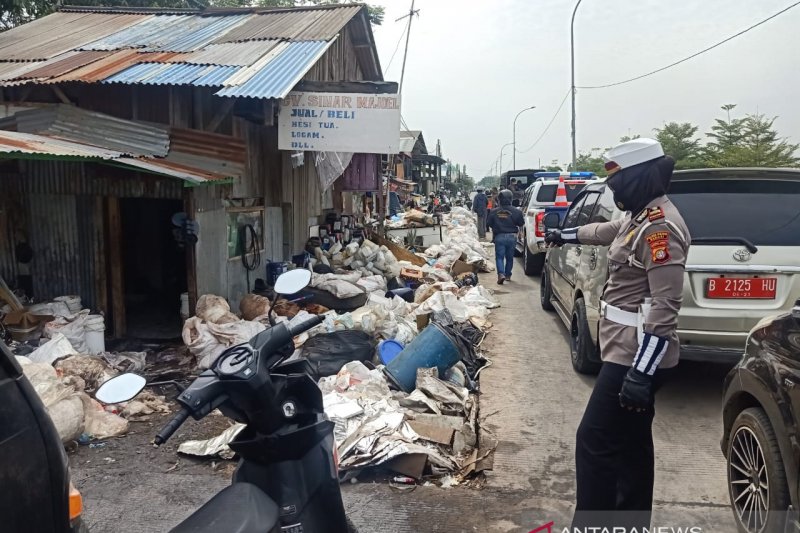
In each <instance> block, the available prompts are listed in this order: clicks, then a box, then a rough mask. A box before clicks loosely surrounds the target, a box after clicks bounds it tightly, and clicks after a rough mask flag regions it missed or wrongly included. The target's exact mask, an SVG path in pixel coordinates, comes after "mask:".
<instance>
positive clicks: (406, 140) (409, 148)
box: [400, 137, 417, 154]
mask: <svg viewBox="0 0 800 533" xmlns="http://www.w3.org/2000/svg"><path fill="white" fill-rule="evenodd" d="M415 144H417V139H415V138H414V137H400V153H401V154H410V153H411V152H413V151H414V145H415Z"/></svg>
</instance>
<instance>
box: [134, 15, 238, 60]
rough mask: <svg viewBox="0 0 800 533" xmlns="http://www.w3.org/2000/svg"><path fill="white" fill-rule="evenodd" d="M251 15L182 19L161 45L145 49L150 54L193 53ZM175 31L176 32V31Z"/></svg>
mask: <svg viewBox="0 0 800 533" xmlns="http://www.w3.org/2000/svg"><path fill="white" fill-rule="evenodd" d="M250 17H251V15H236V16H231V17H183V19H184V20H182V21H181V23H180V27H179V28H173V29H172V30H171V31H170V32H169V35H165V37H167V36H168V37H169V38H168V39H166V40H165V42H163V43H161V44H156V45H151V46H148V47H146V48H145V49H146V50H148V51H151V52H156V51H161V52H194V51H195V50H199V49H201V48H203V46H205V45H207V44H210V43H211V42H212V41H214V40H215V39H217V38H219V36H220V35H224V34H225V32H227V31H228V30H229V29H231V28H235V27H236V26H239V25H241V24H242V23H244V22H245V21H246V20H248V19H249V18H250ZM176 30H177V31H176Z"/></svg>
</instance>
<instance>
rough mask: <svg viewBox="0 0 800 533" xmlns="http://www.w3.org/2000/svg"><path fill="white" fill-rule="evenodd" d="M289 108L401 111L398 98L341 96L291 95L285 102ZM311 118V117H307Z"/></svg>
mask: <svg viewBox="0 0 800 533" xmlns="http://www.w3.org/2000/svg"><path fill="white" fill-rule="evenodd" d="M283 105H284V106H288V107H338V108H340V109H342V108H347V109H400V104H399V102H398V101H397V97H396V96H355V97H352V96H339V95H325V94H309V95H307V97H306V98H305V99H304V98H303V95H302V94H290V95H289V96H287V97H286V98H284V100H283ZM305 116H309V115H305Z"/></svg>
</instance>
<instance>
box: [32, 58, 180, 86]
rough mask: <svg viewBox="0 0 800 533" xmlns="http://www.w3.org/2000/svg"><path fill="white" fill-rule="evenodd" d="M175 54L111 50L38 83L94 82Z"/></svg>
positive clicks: (163, 59) (164, 59)
mask: <svg viewBox="0 0 800 533" xmlns="http://www.w3.org/2000/svg"><path fill="white" fill-rule="evenodd" d="M174 56H175V54H174V53H171V52H168V53H157V52H149V53H142V52H137V51H136V50H122V51H119V52H113V53H112V54H111V55H109V56H108V57H105V58H103V59H100V60H98V61H95V62H94V63H90V64H88V65H86V66H84V67H80V68H78V69H76V70H73V71H72V72H69V73H67V74H63V75H61V76H57V77H55V78H52V79H50V80H47V81H43V82H40V83H62V82H65V81H81V82H86V83H96V82H99V81H102V80H104V79H107V78H109V77H111V76H113V75H114V74H117V73H118V72H122V71H123V70H125V69H126V68H128V67H130V66H131V65H136V64H138V63H144V62H159V61H166V60H169V59H171V58H172V57H174Z"/></svg>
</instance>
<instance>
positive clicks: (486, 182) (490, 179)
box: [478, 176, 500, 189]
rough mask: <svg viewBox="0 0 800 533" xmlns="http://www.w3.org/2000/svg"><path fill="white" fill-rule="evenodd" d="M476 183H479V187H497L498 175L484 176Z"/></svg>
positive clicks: (498, 182)
mask: <svg viewBox="0 0 800 533" xmlns="http://www.w3.org/2000/svg"><path fill="white" fill-rule="evenodd" d="M478 185H480V186H481V187H486V188H487V189H491V188H492V187H499V186H500V176H485V177H483V178H482V179H481V180H480V181H479V182H478Z"/></svg>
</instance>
